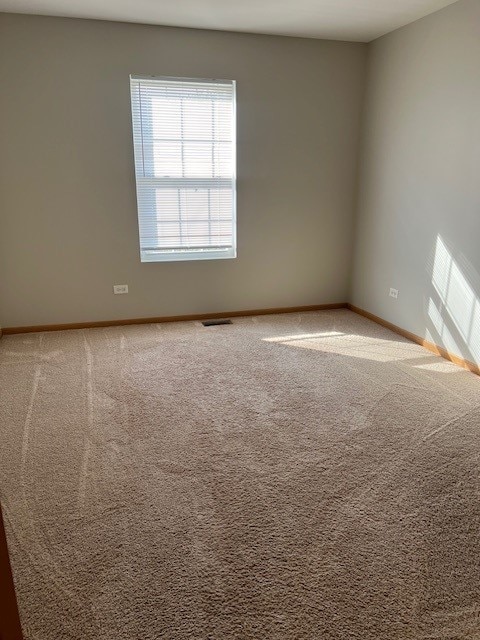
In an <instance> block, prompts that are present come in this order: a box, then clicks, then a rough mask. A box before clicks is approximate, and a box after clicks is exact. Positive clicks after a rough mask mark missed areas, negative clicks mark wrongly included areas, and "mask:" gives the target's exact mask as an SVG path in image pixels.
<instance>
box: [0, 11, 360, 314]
mask: <svg viewBox="0 0 480 640" xmlns="http://www.w3.org/2000/svg"><path fill="white" fill-rule="evenodd" d="M365 61H366V46H365V45H361V44H348V43H336V42H326V41H315V40H302V39H296V38H282V37H270V36H258V35H247V34H234V33H222V32H208V31H197V30H188V29H172V28H163V27H153V26H143V25H131V24H121V23H109V22H99V21H98V22H97V21H87V20H71V19H61V18H44V17H36V16H19V15H8V14H3V15H0V77H1V78H2V89H1V91H2V95H1V101H0V165H1V170H0V215H1V235H0V270H1V273H2V278H1V279H0V300H1V308H0V322H1V323H2V324H3V326H18V325H35V324H47V323H63V322H81V321H90V320H92V321H93V320H104V319H120V318H134V317H142V316H147V317H148V316H158V315H176V314H189V313H202V312H206V313H208V312H215V311H229V310H241V309H252V308H264V307H276V306H295V305H310V304H319V303H331V302H344V301H346V297H347V292H348V286H349V273H350V266H351V265H350V258H351V247H352V216H353V209H354V197H355V180H356V160H357V142H358V134H359V113H360V104H361V96H362V89H363V83H364V68H365ZM130 73H134V74H153V75H170V76H193V77H202V78H203V77H220V78H229V79H234V80H237V94H238V258H237V259H236V260H221V261H202V262H176V263H163V264H141V262H140V258H139V249H138V231H137V218H136V201H135V184H134V168H133V152H132V140H131V121H130V102H129V74H130ZM124 283H126V284H128V285H129V288H130V293H129V294H128V295H123V296H118V295H117V296H114V295H113V293H112V285H113V284H124Z"/></svg>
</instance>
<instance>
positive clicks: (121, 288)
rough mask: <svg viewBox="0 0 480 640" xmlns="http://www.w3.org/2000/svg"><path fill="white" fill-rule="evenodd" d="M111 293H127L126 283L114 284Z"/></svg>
mask: <svg viewBox="0 0 480 640" xmlns="http://www.w3.org/2000/svg"><path fill="white" fill-rule="evenodd" d="M113 293H128V284H114V285H113Z"/></svg>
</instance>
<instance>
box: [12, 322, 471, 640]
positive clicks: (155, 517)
mask: <svg viewBox="0 0 480 640" xmlns="http://www.w3.org/2000/svg"><path fill="white" fill-rule="evenodd" d="M0 361H1V366H0V376H1V377H0V385H1V394H2V404H1V421H0V429H1V431H0V433H1V452H0V489H1V499H2V501H3V502H4V506H5V518H6V525H7V534H8V539H9V544H10V548H11V554H12V562H13V569H14V573H15V579H16V584H17V589H18V596H19V601H20V609H21V617H22V620H23V624H24V627H25V635H26V638H27V640H123V639H125V640H127V639H128V640H154V639H155V640H157V639H159V638H160V639H165V640H183V639H187V638H188V639H194V640H229V639H233V638H235V639H245V640H247V639H249V640H250V639H252V640H253V639H255V640H257V639H258V640H329V639H335V640H350V639H352V640H354V639H358V640H394V639H395V640H410V639H411V640H413V639H415V640H418V639H443V640H447V639H448V640H454V639H455V640H459V639H468V640H472V639H479V638H480V471H479V468H480V467H479V463H480V460H479V458H480V378H478V377H476V376H474V375H473V374H470V373H468V372H465V371H463V370H461V369H458V368H456V367H455V366H454V365H451V364H449V363H447V362H445V361H444V360H441V359H439V358H437V357H435V356H432V355H431V354H430V353H428V352H426V351H424V350H423V349H422V348H421V347H418V346H416V345H413V344H411V343H409V342H407V341H405V340H403V339H402V338H399V337H398V336H396V335H394V334H392V333H390V332H389V331H387V330H385V329H383V328H381V327H378V326H377V325H375V324H373V323H370V322H369V321H367V320H364V319H362V318H360V317H359V316H356V315H355V314H353V313H351V312H349V311H332V312H319V313H306V314H300V315H295V314H292V315H278V316H264V317H258V318H242V319H236V320H234V323H233V325H231V326H221V327H213V328H204V327H203V326H201V324H200V323H195V322H191V323H180V324H162V325H144V326H132V327H123V328H120V327H118V328H117V327H116V328H107V329H93V330H86V331H70V332H59V333H44V334H34V335H33V334H32V335H24V336H11V337H9V336H7V337H4V338H3V339H2V340H1V341H0Z"/></svg>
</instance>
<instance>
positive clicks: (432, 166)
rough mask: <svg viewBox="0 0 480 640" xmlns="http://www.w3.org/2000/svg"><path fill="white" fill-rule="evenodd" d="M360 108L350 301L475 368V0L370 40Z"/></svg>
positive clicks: (478, 148) (479, 59)
mask: <svg viewBox="0 0 480 640" xmlns="http://www.w3.org/2000/svg"><path fill="white" fill-rule="evenodd" d="M364 113H365V117H364V129H363V144H362V154H361V162H360V176H359V183H360V185H361V188H360V199H359V209H358V218H357V221H356V228H357V239H356V240H357V241H356V252H355V262H354V268H353V290H352V295H351V298H352V302H353V303H354V304H356V305H358V306H360V307H363V308H364V309H367V310H368V311H370V312H372V313H374V314H377V315H379V316H381V317H383V318H385V319H386V320H389V321H391V322H393V323H395V324H397V325H400V326H401V327H403V328H404V329H407V330H409V331H412V332H414V333H416V334H418V335H421V336H422V337H426V338H428V339H430V340H432V341H433V342H435V343H437V344H440V345H442V346H444V347H446V348H447V349H449V350H450V351H453V352H454V353H456V354H457V355H460V356H462V357H465V358H467V359H469V360H472V361H475V362H477V363H480V302H479V298H480V2H479V1H478V0H462V1H461V2H458V3H456V4H453V5H451V6H450V7H448V8H446V9H444V10H442V11H440V12H438V13H435V14H432V15H431V16H428V17H427V18H424V19H422V20H420V21H418V22H416V23H414V24H412V25H410V26H407V27H405V28H403V29H400V30H398V31H396V32H394V33H392V34H390V35H387V36H385V37H383V38H381V39H379V40H377V41H375V42H374V43H373V44H372V45H370V47H369V64H368V76H367V93H366V103H365V110H364ZM390 287H394V288H396V289H399V291H400V295H399V298H398V300H396V301H395V300H393V299H392V298H390V297H389V289H390Z"/></svg>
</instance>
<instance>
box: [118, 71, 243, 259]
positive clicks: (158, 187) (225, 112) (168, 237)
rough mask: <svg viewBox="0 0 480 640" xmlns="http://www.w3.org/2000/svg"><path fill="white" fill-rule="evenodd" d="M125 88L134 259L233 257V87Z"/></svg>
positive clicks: (159, 82)
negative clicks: (136, 241) (133, 188)
mask: <svg viewBox="0 0 480 640" xmlns="http://www.w3.org/2000/svg"><path fill="white" fill-rule="evenodd" d="M130 87H131V97H132V121H133V143H134V151H135V175H136V181H137V203H138V225H139V232H140V255H141V259H142V262H159V261H169V260H205V259H207V260H209V259H212V258H234V257H235V256H236V242H235V235H236V234H235V231H236V229H235V82H233V81H231V80H190V79H187V78H154V77H151V78H149V77H145V78H143V77H137V76H131V78H130Z"/></svg>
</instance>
